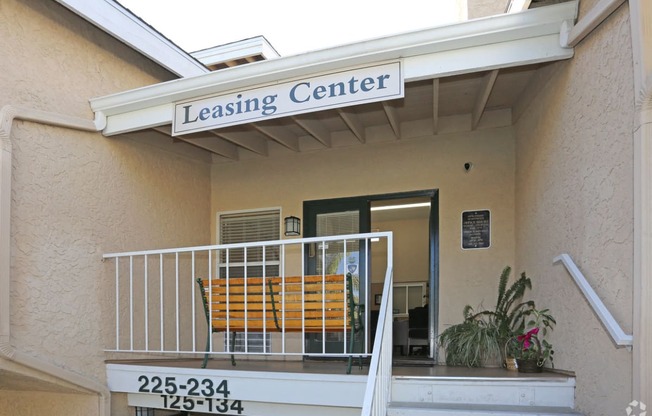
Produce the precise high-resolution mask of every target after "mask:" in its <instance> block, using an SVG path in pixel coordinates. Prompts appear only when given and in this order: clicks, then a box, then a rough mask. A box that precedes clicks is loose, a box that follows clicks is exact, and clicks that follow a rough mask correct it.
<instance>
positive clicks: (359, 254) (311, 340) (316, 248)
mask: <svg viewBox="0 0 652 416" xmlns="http://www.w3.org/2000/svg"><path fill="white" fill-rule="evenodd" d="M303 209H304V221H305V222H304V224H305V228H304V236H305V237H324V236H336V235H347V234H360V233H367V232H369V230H370V222H369V218H370V217H369V202H368V201H367V199H365V198H346V199H337V200H328V201H307V202H304V205H303ZM365 247H367V246H366V245H365V244H364V241H363V242H361V241H359V240H349V241H347V242H346V247H345V246H344V244H343V242H341V241H331V242H327V243H326V244H325V245H321V244H313V245H311V246H310V247H308V248H307V249H306V251H305V252H306V259H305V260H306V262H305V264H306V269H307V270H306V273H307V274H321V273H325V274H340V273H342V274H346V273H349V272H350V273H351V274H352V276H353V295H354V299H355V298H357V299H355V300H356V303H357V304H358V305H360V308H359V312H360V314H361V316H362V317H366V314H364V313H362V311H364V310H365V305H366V304H367V301H366V298H367V291H366V276H367V273H366V272H367V270H366V263H367V261H366V259H367V253H366V250H365ZM356 295H357V296H356ZM365 320H366V319H365ZM367 324H368V322H366V323H365V326H367ZM342 337H343V335H342V334H341V333H327V334H326V339H325V340H322V339H321V338H322V334H307V335H306V344H307V345H306V351H308V352H321V351H323V344H322V343H323V342H325V344H326V346H325V350H326V352H327V353H329V352H342V341H343V338H342Z"/></svg>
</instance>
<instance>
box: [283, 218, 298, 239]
mask: <svg viewBox="0 0 652 416" xmlns="http://www.w3.org/2000/svg"><path fill="white" fill-rule="evenodd" d="M284 221H285V235H301V220H300V219H299V218H297V217H294V216H290V217H285V220H284Z"/></svg>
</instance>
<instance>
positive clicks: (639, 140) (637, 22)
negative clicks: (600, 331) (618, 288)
mask: <svg viewBox="0 0 652 416" xmlns="http://www.w3.org/2000/svg"><path fill="white" fill-rule="evenodd" d="M629 7H630V22H631V30H632V52H633V55H634V80H635V90H634V93H635V97H636V108H637V119H636V125H635V129H634V285H633V290H634V293H633V297H634V310H633V313H634V357H633V363H632V364H633V383H632V385H633V388H632V399H634V400H638V401H640V402H643V403H646V404H647V405H652V39H650V31H652V3H651V2H650V1H649V0H630V2H629Z"/></svg>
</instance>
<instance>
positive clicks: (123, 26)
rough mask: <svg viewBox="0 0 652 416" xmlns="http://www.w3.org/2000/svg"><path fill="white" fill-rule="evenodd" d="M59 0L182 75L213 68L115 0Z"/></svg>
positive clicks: (96, 24) (155, 60) (201, 72)
mask: <svg viewBox="0 0 652 416" xmlns="http://www.w3.org/2000/svg"><path fill="white" fill-rule="evenodd" d="M56 1H57V2H58V3H59V4H61V5H62V6H64V7H66V8H67V9H69V10H71V11H72V12H74V13H75V14H77V15H79V16H81V17H82V18H84V19H86V20H87V21H89V22H90V23H92V24H93V25H95V26H97V27H98V28H100V29H101V30H103V31H105V32H106V33H108V34H110V35H111V36H113V37H115V38H116V39H118V40H120V41H121V42H124V43H125V44H126V45H128V46H130V47H131V48H133V49H134V50H136V51H138V52H140V53H142V54H143V55H145V56H147V57H148V58H150V59H151V60H153V61H154V62H156V63H158V64H159V65H161V66H162V67H164V68H166V69H168V70H169V71H171V72H173V73H175V74H177V75H179V76H181V77H189V76H194V75H201V74H205V73H207V72H210V70H209V69H208V68H206V67H205V66H204V65H202V64H201V62H199V61H198V60H196V59H194V58H193V57H192V56H190V55H189V54H188V53H187V52H185V51H184V50H183V49H181V48H180V47H178V46H177V45H175V44H174V43H173V42H172V41H170V40H169V39H167V38H165V37H164V36H163V35H161V34H160V33H159V32H158V31H156V30H155V29H154V28H152V27H151V26H149V25H148V24H147V23H145V22H144V21H143V20H141V19H139V18H138V17H136V16H135V15H134V14H133V13H132V12H131V11H129V10H128V9H126V8H124V7H123V6H121V5H120V4H118V3H116V2H114V1H112V0H93V1H88V0H56Z"/></svg>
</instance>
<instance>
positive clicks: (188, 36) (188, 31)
mask: <svg viewBox="0 0 652 416" xmlns="http://www.w3.org/2000/svg"><path fill="white" fill-rule="evenodd" d="M118 2H119V3H121V4H122V5H123V6H125V7H127V8H128V9H130V10H131V11H133V12H134V13H136V14H137V15H138V16H140V17H141V18H142V19H144V20H145V21H146V22H147V23H149V24H150V25H152V26H154V27H155V28H156V29H157V30H158V31H159V32H161V33H163V35H165V36H166V37H168V38H169V39H171V40H172V41H174V42H175V43H176V44H177V45H179V46H180V47H181V48H183V49H185V50H186V51H187V52H193V51H196V50H199V49H205V48H209V47H212V46H217V45H222V44H225V43H229V42H234V41H237V40H240V39H245V38H250V37H253V36H258V35H264V36H265V37H266V38H267V40H268V41H269V42H270V43H271V44H272V46H274V47H275V48H276V50H277V51H278V52H279V53H280V54H281V55H282V56H288V55H294V54H297V53H301V52H306V51H309V50H315V49H322V48H326V47H330V46H336V45H340V44H344V43H350V42H355V41H358V40H365V39H371V38H377V37H382V36H386V35H391V34H396V33H401V32H406V31H411V30H415V29H422V28H426V27H433V26H439V25H442V24H447V23H453V22H454V21H456V20H458V16H459V12H458V10H456V7H455V5H456V3H457V1H456V0H430V1H425V0H401V1H396V2H394V1H392V2H389V1H385V0H329V1H328V2H316V1H310V0H303V1H301V0H239V1H229V2H225V1H222V0H118ZM399 6H400V7H399Z"/></svg>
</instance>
